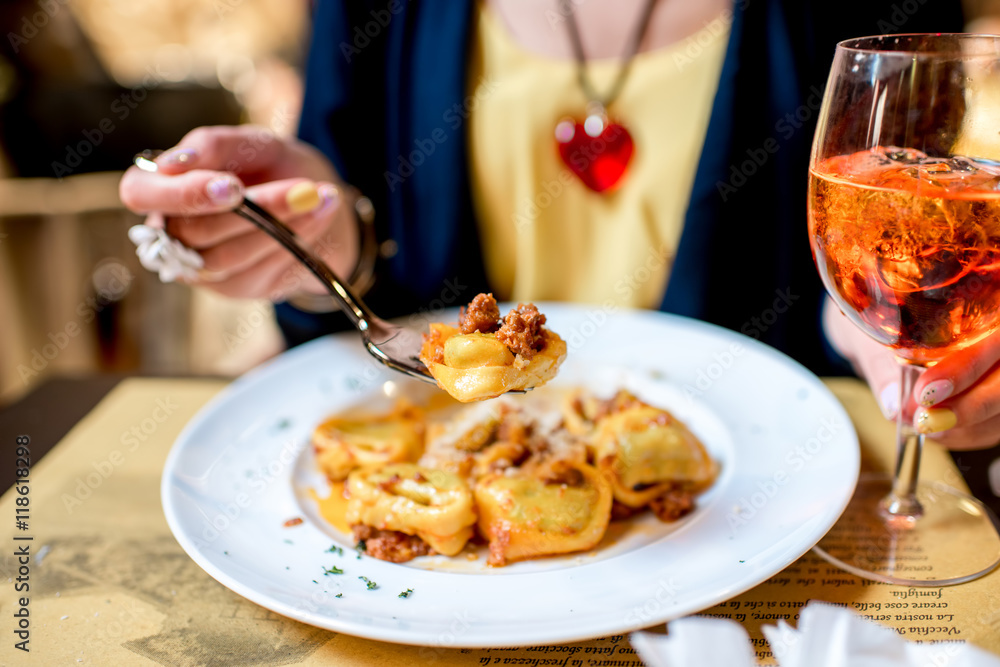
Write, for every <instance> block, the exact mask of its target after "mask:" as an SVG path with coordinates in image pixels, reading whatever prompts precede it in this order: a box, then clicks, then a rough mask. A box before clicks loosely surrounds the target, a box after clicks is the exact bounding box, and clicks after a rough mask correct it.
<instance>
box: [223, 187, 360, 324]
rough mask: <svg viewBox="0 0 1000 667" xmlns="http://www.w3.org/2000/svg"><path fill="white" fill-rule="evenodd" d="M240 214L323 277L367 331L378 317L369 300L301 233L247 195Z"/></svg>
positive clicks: (238, 210) (355, 321) (353, 319)
mask: <svg viewBox="0 0 1000 667" xmlns="http://www.w3.org/2000/svg"><path fill="white" fill-rule="evenodd" d="M233 213H235V214H236V215H238V216H240V217H242V218H245V219H247V220H249V221H250V222H252V223H253V224H254V225H256V226H257V227H258V228H260V229H261V230H262V231H263V232H264V233H266V234H267V235H268V236H270V237H271V238H273V239H274V240H275V241H277V242H278V243H280V244H281V245H282V246H284V247H285V249H287V250H288V251H289V252H290V253H292V254H293V255H295V257H296V258H297V259H298V260H299V261H300V262H302V263H303V264H304V265H305V266H306V268H307V269H309V270H310V271H311V272H312V273H313V275H315V276H316V277H317V278H319V280H320V282H321V283H323V286H324V287H326V289H327V290H328V291H329V292H330V295H331V296H332V297H333V298H334V299H336V301H337V303H338V304H340V307H341V309H342V310H343V311H344V313H346V314H347V318H348V319H349V320H350V321H351V324H353V325H354V326H355V327H356V328H357V329H358V331H362V332H364V331H367V330H368V329H369V327H370V326H371V325H370V323H371V322H372V321H373V320H374V314H373V313H372V311H371V310H369V308H368V306H366V305H365V302H364V301H362V300H361V299H360V298H359V297H358V296H356V295H355V294H354V292H352V291H351V289H350V288H349V287H348V286H347V284H346V283H344V282H343V281H341V280H340V278H339V277H338V276H337V274H336V273H334V272H333V269H331V268H330V267H329V265H328V264H327V263H326V262H324V261H323V260H322V259H320V258H319V257H317V256H316V253H314V252H313V251H312V250H310V249H309V248H308V247H307V246H306V245H305V244H304V243H303V242H302V239H300V238H299V236H298V234H296V233H295V232H294V231H292V230H291V229H289V228H288V226H287V225H285V224H284V223H283V222H281V221H280V220H278V219H277V218H275V217H274V216H273V215H271V214H270V213H269V212H268V211H267V209H265V208H263V207H261V206H259V205H257V204H255V203H254V202H252V201H250V200H249V199H247V198H246V197H244V198H243V202H242V203H241V204H240V205H239V206H238V207H237V208H236V209H235V210H234V211H233Z"/></svg>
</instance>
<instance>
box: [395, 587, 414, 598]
mask: <svg viewBox="0 0 1000 667" xmlns="http://www.w3.org/2000/svg"><path fill="white" fill-rule="evenodd" d="M411 593H413V589H412V588H407V589H406V590H405V591H403V592H402V593H400V594H399V595H397V596H396V597H398V598H408V597H410V594H411Z"/></svg>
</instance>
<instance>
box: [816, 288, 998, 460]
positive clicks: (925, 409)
mask: <svg viewBox="0 0 1000 667" xmlns="http://www.w3.org/2000/svg"><path fill="white" fill-rule="evenodd" d="M823 324H824V329H825V330H826V333H827V336H828V338H829V339H830V342H831V344H833V346H834V347H835V348H836V349H837V351H838V352H840V354H842V355H843V356H844V357H845V358H847V359H848V360H849V361H850V362H851V363H852V364H853V365H854V369H855V370H856V371H857V372H858V374H859V375H861V376H862V377H864V378H865V380H867V381H868V385H869V386H870V387H871V388H872V391H873V392H874V393H875V396H876V398H878V401H879V405H880V406H881V407H882V412H883V413H884V414H885V416H886V418H887V419H895V417H896V413H897V412H898V410H899V364H898V363H897V362H896V361H895V359H894V357H893V354H892V352H891V351H890V350H888V349H886V348H885V347H883V346H882V345H880V344H878V343H876V342H875V341H874V340H872V339H871V338H869V337H868V336H867V335H866V334H865V333H864V332H863V331H861V330H860V329H859V328H858V327H856V326H855V325H854V324H853V323H851V322H850V321H849V320H848V319H847V317H845V316H844V315H843V313H841V312H840V311H839V310H838V309H837V306H836V305H834V304H833V303H832V302H831V301H830V300H829V299H827V303H826V305H825V308H824V313H823ZM998 364H1000V335H998V334H994V335H992V336H990V337H989V338H986V339H985V340H983V341H981V342H979V343H977V344H976V345H973V346H971V347H968V348H966V349H964V350H960V351H958V352H955V353H952V354H950V355H948V356H947V357H945V358H944V359H942V360H941V361H939V362H938V363H937V364H935V365H934V366H932V367H931V368H928V369H927V370H926V371H925V372H924V373H923V375H922V376H921V377H920V379H919V380H918V381H917V383H916V386H915V387H914V390H913V399H911V400H912V403H911V404H910V405H908V406H906V410H905V412H904V414H905V415H907V416H909V415H913V417H912V419H913V425H914V427H915V428H916V429H917V431H919V432H921V433H924V434H926V435H928V436H930V437H932V438H933V439H934V441H935V442H937V443H939V444H941V445H943V446H945V447H947V448H948V449H984V448H987V447H992V446H994V445H996V444H997V443H998V442H1000V365H998Z"/></svg>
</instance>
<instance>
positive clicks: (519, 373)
mask: <svg viewBox="0 0 1000 667" xmlns="http://www.w3.org/2000/svg"><path fill="white" fill-rule="evenodd" d="M544 323H545V316H544V315H542V314H540V313H539V312H538V309H537V308H535V306H534V305H532V304H519V305H518V307H517V308H515V309H513V310H511V311H510V312H509V313H508V314H507V317H506V318H505V319H504V320H502V321H501V320H500V319H499V310H498V309H497V305H496V301H495V300H493V296H492V295H487V294H480V295H478V296H477V297H476V298H475V299H473V301H472V303H470V304H469V308H468V310H466V309H463V310H462V314H461V316H460V318H459V323H458V326H457V327H453V326H450V325H447V324H442V323H432V324H431V325H430V332H429V334H425V336H424V344H423V347H422V348H421V350H420V361H421V362H422V363H423V364H424V365H425V366H426V367H427V370H428V371H430V373H431V375H432V376H433V377H434V379H435V380H437V383H438V386H439V387H441V388H442V389H444V390H445V391H447V392H448V393H449V394H451V395H452V396H453V397H454V398H455V399H457V400H459V401H461V402H463V403H468V402H470V401H481V400H484V399H487V398H496V397H497V396H500V395H501V394H504V393H506V392H509V391H515V390H523V389H532V388H534V387H540V386H542V385H543V384H545V383H546V382H548V381H549V380H551V379H552V378H553V377H555V374H556V371H557V370H558V368H559V365H560V364H562V362H563V360H564V359H565V358H566V343H565V341H563V339H562V338H560V337H559V336H558V335H557V334H555V333H553V332H552V331H549V330H548V329H546V328H545V327H544V326H543V325H544Z"/></svg>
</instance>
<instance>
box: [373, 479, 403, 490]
mask: <svg viewBox="0 0 1000 667" xmlns="http://www.w3.org/2000/svg"><path fill="white" fill-rule="evenodd" d="M399 480H400V477H399V475H393V476H392V477H390V478H389V479H384V480H382V481H381V482H379V483H378V484H377V485H376V486H378V488H380V489H382V490H383V491H386V492H388V493H393V492H395V490H396V484H398V483H399Z"/></svg>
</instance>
